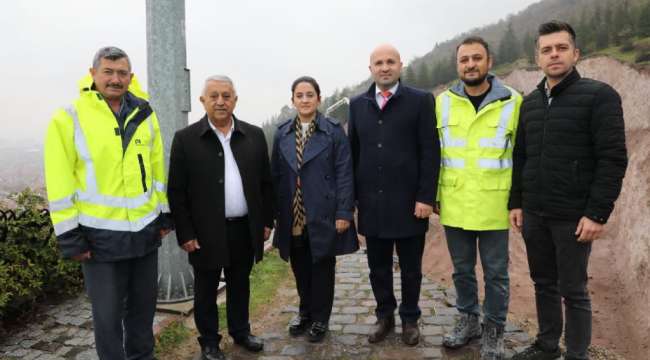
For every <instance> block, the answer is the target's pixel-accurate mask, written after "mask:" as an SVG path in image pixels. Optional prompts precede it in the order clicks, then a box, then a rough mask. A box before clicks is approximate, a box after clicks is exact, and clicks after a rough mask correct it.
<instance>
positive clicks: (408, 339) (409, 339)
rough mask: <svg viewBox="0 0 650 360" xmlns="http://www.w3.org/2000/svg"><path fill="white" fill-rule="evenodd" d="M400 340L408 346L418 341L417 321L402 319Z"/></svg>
mask: <svg viewBox="0 0 650 360" xmlns="http://www.w3.org/2000/svg"><path fill="white" fill-rule="evenodd" d="M402 342H403V343H404V344H406V345H408V346H415V345H417V344H418V342H420V328H419V327H418V322H417V321H416V322H410V323H409V322H404V321H403V320H402Z"/></svg>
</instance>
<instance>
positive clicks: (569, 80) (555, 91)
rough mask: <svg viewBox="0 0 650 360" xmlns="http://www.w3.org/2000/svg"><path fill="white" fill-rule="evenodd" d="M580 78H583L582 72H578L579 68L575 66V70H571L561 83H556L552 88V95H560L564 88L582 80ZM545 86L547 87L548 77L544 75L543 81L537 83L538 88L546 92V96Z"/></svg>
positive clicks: (543, 92)
mask: <svg viewBox="0 0 650 360" xmlns="http://www.w3.org/2000/svg"><path fill="white" fill-rule="evenodd" d="M580 78H581V76H580V73H579V72H578V70H577V69H576V68H575V67H573V70H571V72H570V73H569V75H567V76H566V77H565V78H564V79H562V81H560V83H559V84H557V85H555V86H554V87H553V88H552V89H551V97H556V96H558V95H559V94H560V93H561V92H562V91H564V89H566V88H568V87H569V86H571V84H573V83H574V82H576V81H578V80H580ZM545 87H546V77H544V78H543V79H542V81H540V82H539V84H537V89H538V90H539V91H540V92H541V93H542V94H544V96H546V89H545Z"/></svg>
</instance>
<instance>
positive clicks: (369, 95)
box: [363, 79, 404, 107]
mask: <svg viewBox="0 0 650 360" xmlns="http://www.w3.org/2000/svg"><path fill="white" fill-rule="evenodd" d="M376 87H377V84H375V83H372V84H371V85H370V87H369V88H368V91H366V93H365V94H364V95H363V97H364V98H365V99H367V100H369V101H371V102H373V103H375V104H377V100H376V99H377V90H375V89H376ZM403 92H404V83H403V82H402V79H400V80H399V86H397V91H395V93H394V94H393V95H392V96H391V97H390V100H392V99H397V98H399V97H400V96H402V93H403ZM390 100H389V101H390ZM377 107H379V105H377Z"/></svg>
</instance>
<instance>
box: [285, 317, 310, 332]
mask: <svg viewBox="0 0 650 360" xmlns="http://www.w3.org/2000/svg"><path fill="white" fill-rule="evenodd" d="M310 326H311V319H309V318H308V317H305V316H301V315H296V317H294V318H293V319H291V321H289V335H291V336H299V335H302V334H304V333H305V331H307V329H309V327H310Z"/></svg>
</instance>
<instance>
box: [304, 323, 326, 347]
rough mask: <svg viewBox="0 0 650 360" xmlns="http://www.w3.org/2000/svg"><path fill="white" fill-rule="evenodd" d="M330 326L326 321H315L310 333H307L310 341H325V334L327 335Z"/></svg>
mask: <svg viewBox="0 0 650 360" xmlns="http://www.w3.org/2000/svg"><path fill="white" fill-rule="evenodd" d="M327 331H328V327H327V324H326V323H323V322H320V321H314V322H313V323H312V324H311V328H310V329H309V333H308V334H307V336H308V338H307V339H308V340H309V342H312V343H317V342H321V341H323V339H324V338H325V335H327Z"/></svg>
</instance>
